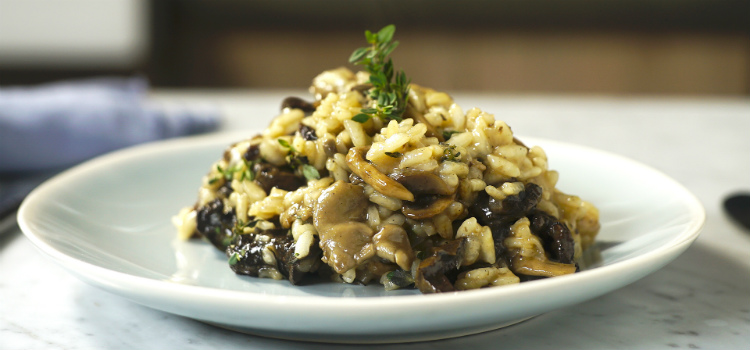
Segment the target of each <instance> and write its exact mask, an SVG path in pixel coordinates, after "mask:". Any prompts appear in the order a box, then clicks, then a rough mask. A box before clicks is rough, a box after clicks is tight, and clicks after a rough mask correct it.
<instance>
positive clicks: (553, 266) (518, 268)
mask: <svg viewBox="0 0 750 350" xmlns="http://www.w3.org/2000/svg"><path fill="white" fill-rule="evenodd" d="M510 266H511V270H512V271H513V272H514V273H516V274H520V275H526V276H540V277H555V276H562V275H568V274H571V273H574V272H576V269H577V267H576V265H575V264H563V263H559V262H555V261H550V260H547V259H534V258H524V257H522V256H521V255H520V254H518V255H516V256H514V257H513V258H512V259H511V260H510Z"/></svg>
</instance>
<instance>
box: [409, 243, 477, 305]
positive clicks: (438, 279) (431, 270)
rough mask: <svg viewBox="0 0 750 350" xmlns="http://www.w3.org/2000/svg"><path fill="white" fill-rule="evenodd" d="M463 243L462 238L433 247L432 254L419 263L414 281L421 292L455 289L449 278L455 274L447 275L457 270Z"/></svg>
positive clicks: (461, 259)
mask: <svg viewBox="0 0 750 350" xmlns="http://www.w3.org/2000/svg"><path fill="white" fill-rule="evenodd" d="M465 243H466V241H465V240H464V239H463V238H462V239H456V240H453V241H450V242H448V243H446V244H443V245H441V246H439V247H435V248H433V251H432V255H431V256H429V257H428V258H427V259H424V260H422V262H420V263H419V267H417V274H416V279H415V281H414V283H415V285H416V286H417V288H419V290H420V291H421V292H422V293H425V294H426V293H441V292H452V291H455V290H456V289H455V288H454V287H453V281H451V279H454V280H455V276H449V274H450V273H451V272H458V267H459V264H461V261H463V256H464V249H465V248H464V247H465V245H466V244H465ZM451 277H453V278H451Z"/></svg>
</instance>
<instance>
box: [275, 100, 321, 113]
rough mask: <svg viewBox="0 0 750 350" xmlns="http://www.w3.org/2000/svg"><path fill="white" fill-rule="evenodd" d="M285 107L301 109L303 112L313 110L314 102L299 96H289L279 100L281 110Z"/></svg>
mask: <svg viewBox="0 0 750 350" xmlns="http://www.w3.org/2000/svg"><path fill="white" fill-rule="evenodd" d="M287 108H296V109H301V110H302V111H303V112H315V102H307V101H305V100H303V99H301V98H299V97H294V96H289V97H287V98H285V99H284V101H281V110H282V111H283V110H284V109H287Z"/></svg>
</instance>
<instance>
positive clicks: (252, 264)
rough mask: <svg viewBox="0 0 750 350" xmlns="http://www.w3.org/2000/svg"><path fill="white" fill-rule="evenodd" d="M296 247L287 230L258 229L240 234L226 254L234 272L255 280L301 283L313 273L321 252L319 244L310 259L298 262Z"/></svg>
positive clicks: (313, 249) (312, 251)
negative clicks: (258, 278) (259, 278)
mask: <svg viewBox="0 0 750 350" xmlns="http://www.w3.org/2000/svg"><path fill="white" fill-rule="evenodd" d="M295 244H296V243H295V242H294V239H293V238H292V237H291V236H290V235H288V230H284V229H272V230H256V231H255V232H254V233H250V234H242V235H239V236H238V237H237V240H236V241H235V243H233V244H231V245H229V246H228V247H227V249H226V254H227V256H228V257H229V265H230V267H231V268H232V270H233V271H234V272H235V273H238V274H242V275H250V276H256V277H257V276H264V277H274V278H280V277H282V276H283V277H286V278H288V279H289V281H290V282H292V284H299V282H300V281H301V280H302V277H303V276H304V275H305V274H307V273H309V272H314V270H315V268H314V267H315V266H316V265H315V263H316V262H318V261H319V260H320V254H321V251H320V249H316V248H317V244H316V245H314V246H313V247H311V248H312V249H311V250H310V253H308V255H307V256H305V257H304V258H302V259H297V258H296V257H295V256H294V250H295V249H294V248H295Z"/></svg>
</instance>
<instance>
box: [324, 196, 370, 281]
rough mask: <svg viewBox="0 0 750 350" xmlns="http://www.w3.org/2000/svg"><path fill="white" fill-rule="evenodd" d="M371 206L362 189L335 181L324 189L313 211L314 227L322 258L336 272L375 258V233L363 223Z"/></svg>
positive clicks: (344, 270) (341, 271)
mask: <svg viewBox="0 0 750 350" xmlns="http://www.w3.org/2000/svg"><path fill="white" fill-rule="evenodd" d="M368 204H369V201H368V199H367V196H366V195H365V193H364V189H363V188H362V187H361V186H357V185H352V184H349V183H346V182H343V181H336V182H335V183H334V184H333V185H331V186H330V187H328V188H327V189H325V190H323V192H322V193H321V194H320V197H318V201H317V202H316V204H315V208H313V224H314V225H315V229H316V230H317V231H318V234H319V235H320V248H321V249H322V250H323V257H324V258H325V260H326V262H327V263H328V264H329V265H330V266H331V267H332V268H333V269H334V270H335V271H336V272H337V273H344V272H346V271H348V270H351V269H352V268H355V267H357V266H358V265H359V264H361V263H363V262H364V261H365V260H367V259H369V258H372V257H373V256H375V246H374V244H373V243H372V236H373V234H374V233H375V232H374V231H373V230H372V229H371V228H370V227H369V226H368V225H367V224H365V223H364V222H363V221H365V219H366V215H367V206H368Z"/></svg>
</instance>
